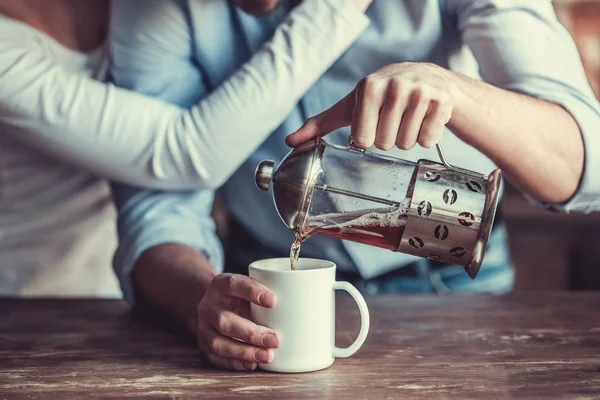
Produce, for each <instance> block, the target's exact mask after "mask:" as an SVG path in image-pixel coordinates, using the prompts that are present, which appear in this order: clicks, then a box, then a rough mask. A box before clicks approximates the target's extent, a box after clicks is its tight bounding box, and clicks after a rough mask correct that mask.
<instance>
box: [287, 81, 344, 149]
mask: <svg viewBox="0 0 600 400" xmlns="http://www.w3.org/2000/svg"><path fill="white" fill-rule="evenodd" d="M355 98H356V96H355V94H354V91H352V92H351V93H350V94H348V95H347V96H346V97H344V98H343V99H342V100H340V101H339V102H337V103H336V104H335V105H333V106H332V107H331V108H329V109H327V110H325V111H323V112H322V113H321V114H318V115H315V116H314V117H312V118H309V119H308V120H306V122H305V123H304V125H302V127H301V128H300V129H298V130H297V131H296V132H294V133H292V134H291V135H289V136H288V137H287V138H286V140H285V142H286V143H287V145H288V146H290V147H297V146H299V145H301V144H302V143H305V142H307V141H309V140H311V139H314V138H316V137H318V136H325V135H327V134H328V133H331V132H333V131H335V130H336V129H340V128H343V127H345V126H348V125H350V124H351V123H352V114H353V112H354V104H355Z"/></svg>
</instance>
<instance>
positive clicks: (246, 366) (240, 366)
mask: <svg viewBox="0 0 600 400" xmlns="http://www.w3.org/2000/svg"><path fill="white" fill-rule="evenodd" d="M206 358H207V359H208V361H210V363H211V364H213V365H215V366H217V367H221V368H225V369H232V370H234V371H254V370H255V369H256V367H258V364H256V363H249V362H243V361H240V360H232V359H229V358H225V357H221V356H217V355H214V354H210V355H208V356H207V357H206Z"/></svg>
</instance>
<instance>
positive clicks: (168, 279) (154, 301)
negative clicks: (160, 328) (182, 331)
mask: <svg viewBox="0 0 600 400" xmlns="http://www.w3.org/2000/svg"><path fill="white" fill-rule="evenodd" d="M215 275H216V272H215V270H214V268H213V267H212V265H211V264H210V262H209V261H208V259H207V258H206V257H205V256H204V255H203V254H201V253H199V252H197V251H196V250H194V249H192V248H191V247H189V246H185V245H182V244H175V243H169V244H162V245H159V246H156V247H153V248H151V249H149V250H147V251H146V252H144V254H142V256H141V257H140V259H139V261H138V262H137V264H136V267H135V272H134V281H135V287H136V290H137V294H138V295H139V296H140V297H141V298H143V299H144V300H145V301H146V302H148V303H149V304H150V305H152V306H154V307H156V308H158V309H161V310H163V311H165V312H167V313H169V314H171V315H173V316H175V317H176V318H178V319H179V320H180V321H181V322H183V323H184V324H185V325H186V326H187V327H188V328H189V329H190V330H191V331H192V332H194V333H196V332H195V330H196V307H197V305H198V303H199V301H200V299H201V298H202V296H204V293H205V292H206V289H207V288H208V285H209V284H210V282H211V281H212V279H213V278H214V276H215Z"/></svg>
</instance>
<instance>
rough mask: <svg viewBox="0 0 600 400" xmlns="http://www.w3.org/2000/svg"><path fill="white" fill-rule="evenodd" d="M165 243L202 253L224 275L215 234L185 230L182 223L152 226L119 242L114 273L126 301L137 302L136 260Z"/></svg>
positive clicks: (221, 249) (186, 228)
mask: <svg viewBox="0 0 600 400" xmlns="http://www.w3.org/2000/svg"><path fill="white" fill-rule="evenodd" d="M166 243H177V244H183V245H186V246H189V247H191V248H193V249H195V250H196V251H198V252H200V253H203V254H204V255H205V256H206V257H207V258H208V259H209V261H210V262H211V264H212V265H213V267H214V268H215V270H216V271H217V272H218V273H221V272H223V268H224V267H223V248H222V245H221V242H220V240H219V238H218V237H217V235H216V233H215V232H214V231H210V232H207V231H206V230H202V229H199V228H190V227H184V226H182V224H181V221H179V222H176V221H173V222H172V223H170V222H165V223H161V224H160V225H153V227H152V228H151V229H148V230H145V231H143V232H141V233H139V234H137V235H131V237H130V238H128V239H126V240H122V241H121V243H120V244H119V247H118V249H117V251H116V253H115V257H114V260H113V265H114V270H115V273H116V275H117V277H118V279H119V283H120V284H121V290H122V291H123V296H124V298H125V300H127V301H128V302H130V303H132V304H135V302H136V297H137V296H136V292H135V286H134V284H133V279H132V278H133V269H134V267H135V264H136V263H137V261H138V259H139V258H140V257H141V255H142V254H143V253H144V252H145V251H147V250H149V249H150V248H152V247H155V246H158V245H161V244H166Z"/></svg>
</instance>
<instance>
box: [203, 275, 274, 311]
mask: <svg viewBox="0 0 600 400" xmlns="http://www.w3.org/2000/svg"><path fill="white" fill-rule="evenodd" d="M215 284H216V285H217V286H218V288H219V290H221V292H222V293H224V294H226V295H228V296H233V297H238V298H240V299H244V300H248V301H249V302H251V303H254V304H256V305H258V306H262V307H267V308H272V307H274V306H275V303H276V302H277V298H276V296H275V293H273V292H272V291H270V290H269V288H267V287H266V286H265V285H263V284H262V283H260V282H258V281H256V280H254V279H252V278H249V277H247V276H245V275H233V274H221V275H219V276H217V277H216V278H215Z"/></svg>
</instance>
